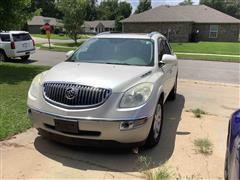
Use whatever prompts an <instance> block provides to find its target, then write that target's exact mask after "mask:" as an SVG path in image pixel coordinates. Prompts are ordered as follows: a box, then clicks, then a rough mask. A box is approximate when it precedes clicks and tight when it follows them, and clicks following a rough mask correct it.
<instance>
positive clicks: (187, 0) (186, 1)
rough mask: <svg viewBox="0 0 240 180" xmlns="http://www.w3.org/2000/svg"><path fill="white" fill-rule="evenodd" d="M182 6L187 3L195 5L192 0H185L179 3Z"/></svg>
mask: <svg viewBox="0 0 240 180" xmlns="http://www.w3.org/2000/svg"><path fill="white" fill-rule="evenodd" d="M179 5H180V6H185V5H193V2H192V0H184V1H183V2H180V3H179Z"/></svg>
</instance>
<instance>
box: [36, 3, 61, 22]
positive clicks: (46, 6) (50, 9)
mask: <svg viewBox="0 0 240 180" xmlns="http://www.w3.org/2000/svg"><path fill="white" fill-rule="evenodd" d="M57 1H60V0H57ZM57 1H56V0H32V9H33V11H36V10H38V9H42V11H41V13H40V14H41V15H42V16H46V17H55V18H58V19H62V17H63V14H62V13H61V12H60V11H59V10H58V8H57V7H56V2H57Z"/></svg>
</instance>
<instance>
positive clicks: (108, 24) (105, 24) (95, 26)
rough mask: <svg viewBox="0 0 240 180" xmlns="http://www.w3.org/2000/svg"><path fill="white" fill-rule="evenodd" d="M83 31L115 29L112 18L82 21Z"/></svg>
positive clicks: (98, 31)
mask: <svg viewBox="0 0 240 180" xmlns="http://www.w3.org/2000/svg"><path fill="white" fill-rule="evenodd" d="M82 28H83V31H84V32H85V33H101V32H104V31H115V21H114V20H96V21H84V24H83V26H82Z"/></svg>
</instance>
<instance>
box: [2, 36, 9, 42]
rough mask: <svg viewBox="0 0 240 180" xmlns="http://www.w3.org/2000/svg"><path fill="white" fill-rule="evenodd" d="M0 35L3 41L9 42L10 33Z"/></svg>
mask: <svg viewBox="0 0 240 180" xmlns="http://www.w3.org/2000/svg"><path fill="white" fill-rule="evenodd" d="M0 37H1V40H2V41H3V42H10V35H9V34H1V35H0Z"/></svg>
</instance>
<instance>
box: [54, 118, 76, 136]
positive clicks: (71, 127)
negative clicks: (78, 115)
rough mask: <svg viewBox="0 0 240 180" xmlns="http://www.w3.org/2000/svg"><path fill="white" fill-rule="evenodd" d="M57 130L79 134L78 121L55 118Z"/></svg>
mask: <svg viewBox="0 0 240 180" xmlns="http://www.w3.org/2000/svg"><path fill="white" fill-rule="evenodd" d="M54 122H55V130H57V131H60V132H63V133H70V134H78V131H79V128H78V122H77V121H66V120H59V119H55V120H54Z"/></svg>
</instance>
